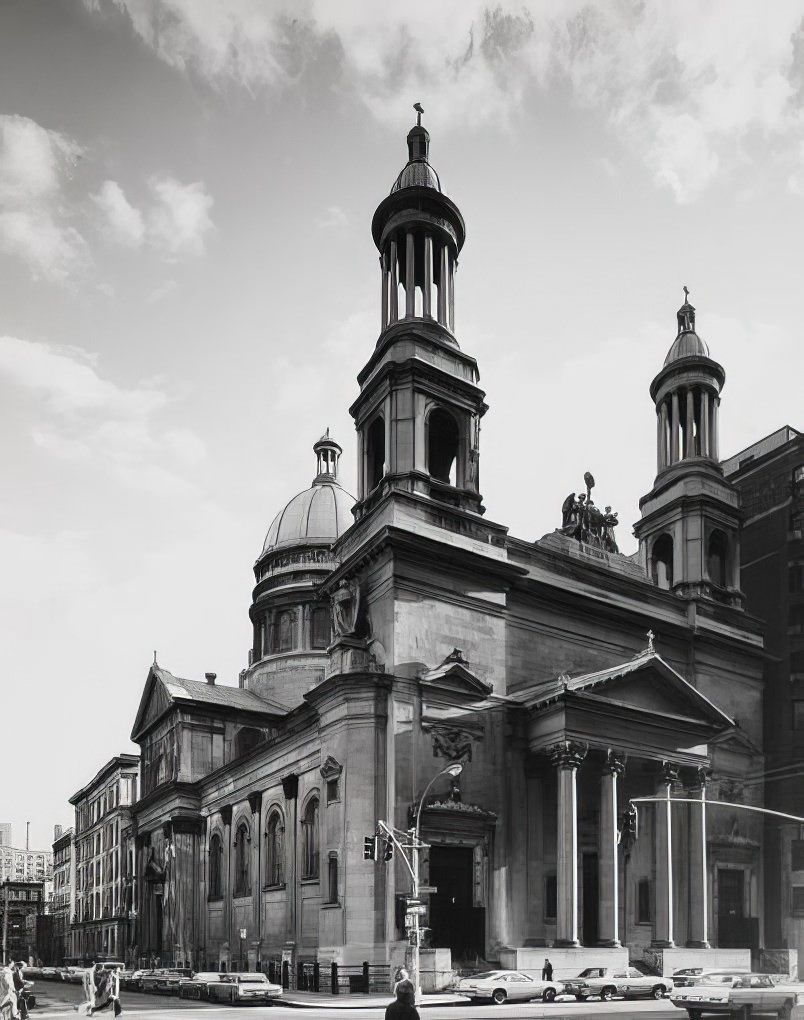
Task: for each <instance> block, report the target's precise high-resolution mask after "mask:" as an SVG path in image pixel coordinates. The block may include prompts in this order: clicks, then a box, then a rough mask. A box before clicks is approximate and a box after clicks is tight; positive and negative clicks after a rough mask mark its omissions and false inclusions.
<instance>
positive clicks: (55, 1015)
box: [30, 979, 687, 1020]
mask: <svg viewBox="0 0 804 1020" xmlns="http://www.w3.org/2000/svg"><path fill="white" fill-rule="evenodd" d="M34 992H35V994H36V999H37V1004H36V1007H35V1008H34V1009H33V1010H32V1011H31V1018H30V1020H68V1018H69V1017H76V1013H75V1011H74V1008H75V1006H76V1005H77V1004H78V1003H79V1002H81V1001H82V999H83V995H82V990H81V987H80V986H79V985H68V984H64V983H63V982H57V981H43V980H41V979H40V980H37V981H36V983H35V985H34ZM120 998H121V1001H122V1004H123V1016H122V1018H121V1020H125V1017H126V1016H128V1015H134V1014H136V1020H195V1017H198V1020H218V1018H217V1017H213V1016H211V1015H208V1014H218V1013H224V1014H229V1015H230V1016H231V1014H232V1013H235V1014H237V1013H240V1014H241V1015H242V1013H244V1012H246V1011H248V1018H245V1017H243V1018H242V1020H289V1018H293V1020H302V1018H303V1017H305V1016H307V1017H329V1018H333V1020H382V1017H383V1015H384V1013H385V1007H386V1005H387V1004H388V1003H389V1002H390V1001H391V995H390V993H389V994H388V995H341V996H333V995H324V994H316V993H312V992H298V993H297V992H292V991H289V992H286V993H285V994H284V996H283V997H282V999H281V1000H280V1001H279V1002H278V1003H277V1004H275V1005H272V1006H247V1007H236V1006H220V1005H211V1004H209V1003H205V1002H194V1001H192V1000H188V999H178V998H174V997H172V996H162V995H145V994H143V993H141V992H128V991H125V990H124V991H122V992H121V996H120ZM419 1012H420V1015H421V1017H422V1020H464V1018H465V1020H491V1018H495V1020H497V1018H499V1020H588V1018H593V1017H600V1016H607V1017H608V1016H609V1015H611V1020H687V1017H686V1013H685V1012H683V1011H682V1010H679V1009H676V1008H675V1007H674V1006H672V1005H671V1004H670V1003H669V1002H668V1001H666V1000H665V1001H662V1002H655V1001H653V1000H652V999H649V1000H646V1001H629V1002H625V1001H617V1000H614V1001H613V1002H588V1003H581V1002H575V1001H574V1000H573V999H569V998H568V999H566V1000H564V1001H562V1000H561V999H559V1000H558V1001H557V1002H554V1003H550V1004H547V1003H542V1002H533V1003H517V1004H510V1005H503V1006H494V1005H488V1006H486V1005H483V1006H475V1005H472V1004H471V1003H469V1002H467V1001H466V1000H463V1001H461V1000H460V999H459V998H458V999H456V998H455V997H451V996H425V997H424V1002H423V1003H422V1004H421V1005H420V1006H419ZM190 1014H192V1015H190ZM100 1017H108V1018H109V1020H113V1017H112V1014H111V1013H109V1012H104V1013H102V1014H99V1020H100ZM231 1020H235V1017H232V1018H231Z"/></svg>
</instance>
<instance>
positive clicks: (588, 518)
mask: <svg viewBox="0 0 804 1020" xmlns="http://www.w3.org/2000/svg"><path fill="white" fill-rule="evenodd" d="M583 480H584V482H585V483H586V494H585V495H584V493H582V492H581V493H579V494H578V495H577V496H576V495H575V493H574V492H571V493H570V494H569V496H567V498H566V499H565V500H564V503H563V505H562V507H561V527H560V528H559V529H558V530H559V531H560V532H561V533H562V534H564V535H568V536H569V537H570V538H574V539H576V540H577V541H578V542H585V543H586V544H587V545H591V546H594V547H595V548H597V549H602V550H603V551H604V552H610V553H616V552H619V549H618V548H617V542H616V540H615V538H614V529H615V528H616V527H617V525H618V524H619V523H620V522H619V520H618V517H617V514H616V512H615V513H612V509H611V507H610V506H607V507H606V508H605V509H604V510H601V509H600V508H599V507H597V506H595V503H594V501H593V499H592V488H593V487H594V484H595V480H594V478H593V477H592V475H591V474H590V473H589V472H588V471H587V472H586V473H585V474H584V476H583Z"/></svg>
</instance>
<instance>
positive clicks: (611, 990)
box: [564, 967, 673, 1002]
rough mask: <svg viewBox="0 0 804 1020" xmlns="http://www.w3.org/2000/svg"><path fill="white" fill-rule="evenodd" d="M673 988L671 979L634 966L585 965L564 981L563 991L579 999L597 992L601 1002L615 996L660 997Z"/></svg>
mask: <svg viewBox="0 0 804 1020" xmlns="http://www.w3.org/2000/svg"><path fill="white" fill-rule="evenodd" d="M672 990H673V979H672V978H669V977H658V976H656V975H654V974H643V973H642V971H641V970H637V969H636V967H587V968H586V970H582V971H581V973H580V974H579V975H578V977H576V978H570V979H569V980H567V981H565V982H564V991H565V992H566V993H567V994H568V995H574V996H575V998H576V999H577V1000H578V1001H579V1002H582V1001H583V1000H584V999H589V998H591V996H593V995H599V996H600V998H601V999H602V1000H603V1001H604V1002H608V1000H609V999H611V998H612V996H614V995H622V996H623V997H624V998H626V999H631V998H636V997H637V996H640V997H642V996H647V997H650V998H653V999H661V998H663V997H664V996H665V995H667V994H668V993H669V992H671V991H672Z"/></svg>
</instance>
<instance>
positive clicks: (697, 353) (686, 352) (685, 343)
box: [664, 330, 709, 367]
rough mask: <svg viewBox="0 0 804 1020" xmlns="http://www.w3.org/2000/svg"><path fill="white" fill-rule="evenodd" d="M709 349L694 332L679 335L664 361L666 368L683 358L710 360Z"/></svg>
mask: <svg viewBox="0 0 804 1020" xmlns="http://www.w3.org/2000/svg"><path fill="white" fill-rule="evenodd" d="M708 357H709V348H708V347H707V346H706V344H705V343H704V342H703V340H701V338H700V337H699V336H698V334H697V333H695V332H694V331H693V330H689V331H688V332H684V333H679V335H678V336H677V337H676V338H675V340H674V341H673V346H672V347H671V348H670V350H669V351H668V352H667V357H666V358H665V359H664V363H665V367H666V366H667V365H671V364H672V363H673V362H674V361H681V359H682V358H708Z"/></svg>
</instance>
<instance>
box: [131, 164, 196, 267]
mask: <svg viewBox="0 0 804 1020" xmlns="http://www.w3.org/2000/svg"><path fill="white" fill-rule="evenodd" d="M149 185H150V189H151V193H152V195H153V203H152V205H151V208H150V210H149V212H148V217H147V220H148V238H149V241H150V242H151V244H153V245H154V246H155V247H156V248H158V249H159V251H160V252H162V253H163V254H164V255H165V256H166V257H167V258H170V259H176V258H179V257H181V256H182V255H201V254H203V252H204V245H205V242H206V237H207V234H209V232H210V231H211V230H212V220H211V219H210V216H209V210H210V209H211V208H212V197H211V196H210V195H209V194H208V192H207V190H206V188H205V187H204V185H203V183H202V182H201V181H195V182H194V183H192V184H182V183H181V182H180V181H177V180H176V179H175V178H174V177H153V178H151V180H150V182H149Z"/></svg>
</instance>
